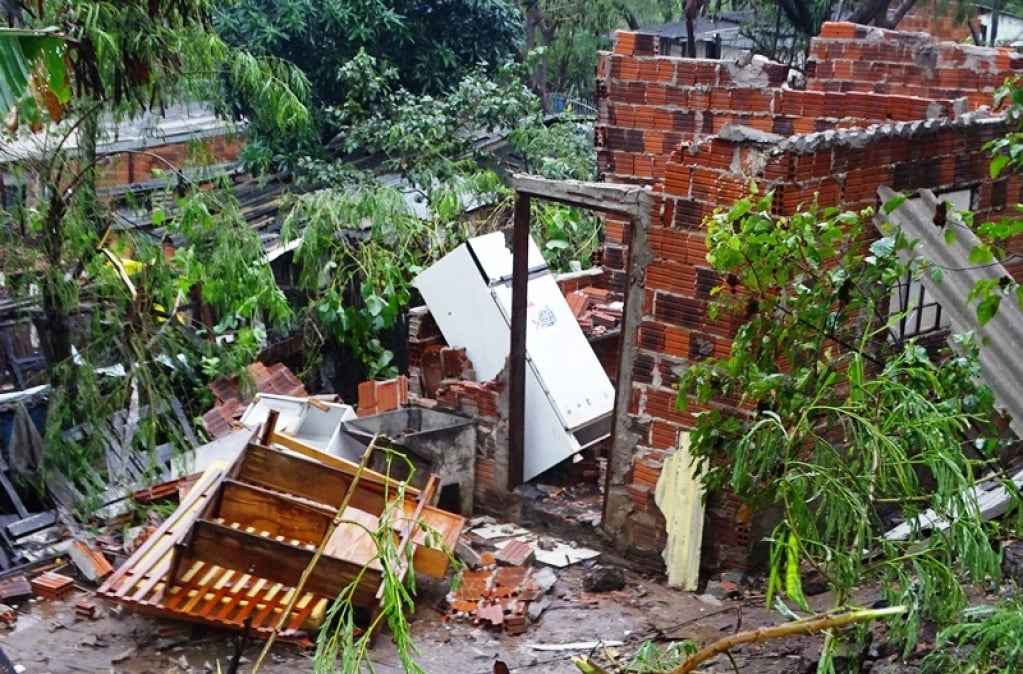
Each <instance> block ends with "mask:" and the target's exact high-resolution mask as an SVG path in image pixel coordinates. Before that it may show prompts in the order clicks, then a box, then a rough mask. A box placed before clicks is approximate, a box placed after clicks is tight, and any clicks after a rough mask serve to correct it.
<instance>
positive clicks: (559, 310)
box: [415, 232, 614, 480]
mask: <svg viewBox="0 0 1023 674" xmlns="http://www.w3.org/2000/svg"><path fill="white" fill-rule="evenodd" d="M511 277H512V253H511V250H510V249H509V248H508V247H507V246H506V244H505V237H504V234H502V233H501V232H495V233H493V234H487V235H484V236H480V237H476V238H474V239H470V240H469V241H468V242H466V243H464V244H462V245H461V246H459V247H458V248H456V249H455V250H454V251H452V252H451V253H449V254H448V255H446V256H444V257H443V258H442V259H441V260H439V261H438V262H436V263H435V264H433V265H432V266H431V267H430V268H429V269H427V270H425V271H424V272H422V273H421V274H420V275H419V276H418V277H417V278H416V280H415V286H416V287H417V288H418V289H419V291H420V292H421V293H422V295H423V299H424V301H425V302H426V305H427V307H429V309H430V313H431V314H432V315H433V318H434V320H435V321H436V322H437V326H438V327H439V328H440V330H441V332H442V333H443V335H444V339H445V340H446V341H447V343H448V344H449V345H451V346H454V347H464V348H465V350H466V355H467V356H468V357H469V358H470V359H471V360H472V363H473V366H474V368H475V370H476V375H477V378H478V379H479V380H480V381H487V380H490V379H494V378H495V377H496V376H497V375H498V374H499V373H500V372H501V370H503V369H504V367H505V362H506V361H507V359H508V353H509V350H510V326H511V295H512V291H511ZM528 288H529V289H528V297H527V331H526V364H527V367H526V415H525V416H526V427H525V448H524V449H525V456H524V457H523V459H524V461H523V466H524V472H523V478H524V479H526V480H529V479H531V478H533V477H535V476H536V475H539V474H540V473H542V472H543V471H545V470H547V469H548V468H551V467H552V466H554V465H556V464H558V463H560V462H561V461H563V460H565V459H567V458H569V457H571V456H573V455H574V454H576V453H578V452H579V451H580V450H582V449H584V448H586V447H590V446H592V445H594V444H596V443H598V442H600V441H601V440H604V439H605V438H607V437H608V436H609V434H610V428H611V412H612V409H613V408H614V387H613V386H612V384H611V381H610V380H609V379H608V377H607V374H606V373H605V372H604V368H603V367H602V366H601V364H600V361H598V360H597V356H596V354H594V353H593V349H592V348H591V347H590V344H589V342H588V341H587V340H586V336H585V335H584V334H583V332H582V330H581V329H580V328H579V324H578V322H577V321H576V319H575V316H574V315H573V314H572V310H571V309H570V308H569V306H568V302H566V301H565V297H564V295H562V294H561V290H560V289H559V288H558V284H557V283H556V282H555V280H554V277H553V276H552V275H551V273H550V271H549V270H548V269H547V265H546V263H545V262H544V259H543V256H542V255H541V254H540V250H539V248H537V246H536V243H535V242H533V241H532V240H530V242H529V284H528Z"/></svg>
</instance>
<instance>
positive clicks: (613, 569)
mask: <svg viewBox="0 0 1023 674" xmlns="http://www.w3.org/2000/svg"><path fill="white" fill-rule="evenodd" d="M623 587H625V572H624V571H622V570H621V569H620V568H618V567H617V566H600V565H599V564H598V565H597V566H594V567H593V568H592V569H591V570H590V571H589V572H588V573H587V574H586V575H585V576H584V577H583V589H584V590H586V591H587V592H613V591H615V590H620V589H622V588H623Z"/></svg>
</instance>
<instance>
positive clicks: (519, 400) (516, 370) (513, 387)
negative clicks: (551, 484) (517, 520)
mask: <svg viewBox="0 0 1023 674" xmlns="http://www.w3.org/2000/svg"><path fill="white" fill-rule="evenodd" d="M529 202H530V199H529V195H528V194H524V193H521V192H520V193H519V194H518V196H517V198H516V200H515V223H514V230H513V233H512V297H511V326H510V328H511V335H510V348H509V355H508V484H507V485H506V488H507V489H508V491H512V490H513V489H515V488H516V487H518V486H519V485H520V484H522V480H523V477H524V466H525V461H526V327H527V317H526V310H527V306H526V296H527V295H528V291H529Z"/></svg>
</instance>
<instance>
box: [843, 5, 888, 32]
mask: <svg viewBox="0 0 1023 674" xmlns="http://www.w3.org/2000/svg"><path fill="white" fill-rule="evenodd" d="M891 4H892V0H864V1H863V2H861V3H860V4H859V5H858V6H857V7H856V9H854V10H853V13H852V14H850V15H849V19H848V21H850V22H852V23H861V24H864V25H869V24H874V25H875V26H882V27H887V26H888V7H889V5H891Z"/></svg>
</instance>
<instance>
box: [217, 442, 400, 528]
mask: <svg viewBox="0 0 1023 674" xmlns="http://www.w3.org/2000/svg"><path fill="white" fill-rule="evenodd" d="M234 478H235V479H236V480H237V481H239V482H249V483H251V484H255V485H258V486H260V487H264V488H267V489H272V490H274V491H281V492H284V493H286V494H293V495H295V496H301V497H302V498H304V499H309V500H310V501H314V502H316V503H322V504H323V505H326V506H332V509H333V508H336V507H337V504H339V503H340V502H341V499H342V498H343V497H344V495H345V492H347V491H348V487H349V486H350V485H351V484H352V479H353V478H352V476H351V475H348V474H347V473H343V472H341V471H339V470H335V469H333V468H331V467H329V466H324V465H323V464H318V463H316V462H315V461H310V460H308V459H304V458H302V457H299V456H294V455H291V454H287V453H285V452H281V451H278V450H276V449H270V448H269V447H263V446H261V445H249V446H248V448H246V450H245V453H244V454H243V455H242V457H241V465H240V467H239V470H238V472H237V474H236V475H234ZM351 505H352V507H353V508H358V509H359V510H364V511H366V512H368V513H370V514H372V515H377V516H379V515H380V514H381V513H382V512H383V510H384V499H383V495H382V487H381V486H379V485H370V484H367V483H364V482H362V481H361V480H360V481H359V484H358V485H356V490H355V493H354V494H353V495H352V501H351Z"/></svg>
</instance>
